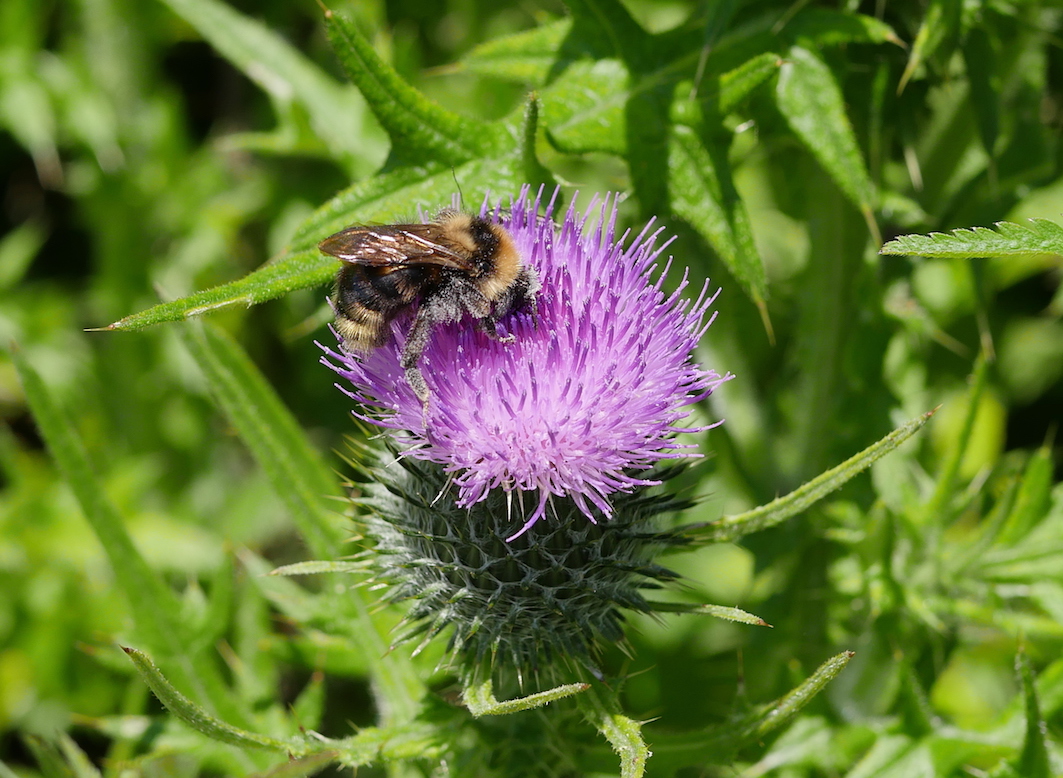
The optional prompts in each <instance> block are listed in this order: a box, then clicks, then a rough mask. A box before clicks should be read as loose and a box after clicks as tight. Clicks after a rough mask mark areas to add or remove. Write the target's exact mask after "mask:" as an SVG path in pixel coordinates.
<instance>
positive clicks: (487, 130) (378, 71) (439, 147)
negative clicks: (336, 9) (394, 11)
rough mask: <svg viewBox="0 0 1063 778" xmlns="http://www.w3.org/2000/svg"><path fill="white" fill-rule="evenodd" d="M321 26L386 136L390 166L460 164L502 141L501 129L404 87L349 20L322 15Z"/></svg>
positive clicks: (397, 75)
mask: <svg viewBox="0 0 1063 778" xmlns="http://www.w3.org/2000/svg"><path fill="white" fill-rule="evenodd" d="M325 24H326V28H327V30H328V35H329V40H330V41H331V42H332V45H333V47H334V48H335V49H336V54H337V55H338V56H339V58H340V62H341V64H342V65H343V68H344V70H345V71H346V72H347V75H348V77H349V78H350V79H351V81H352V82H353V83H354V85H355V86H357V87H358V89H359V91H360V92H361V93H362V95H363V96H364V97H365V99H366V100H367V101H368V102H369V106H370V108H371V109H372V111H373V113H374V114H375V115H376V117H377V119H378V120H379V121H380V123H381V124H382V125H383V126H384V129H385V130H386V131H387V133H388V136H389V137H390V138H391V143H392V154H391V158H392V163H394V162H395V161H396V160H401V161H402V162H404V163H406V164H424V163H426V162H433V163H437V164H442V165H460V164H462V163H463V162H468V161H469V160H470V159H473V158H475V157H479V156H483V155H484V154H486V153H489V152H490V151H491V150H492V149H494V148H497V147H498V146H499V145H500V143H501V142H503V141H505V139H506V132H505V130H504V128H503V127H502V126H501V125H499V124H497V123H485V122H477V121H475V120H473V119H469V118H466V117H463V116H460V115H458V114H456V113H452V112H451V111H448V110H446V109H444V108H443V107H442V106H440V105H438V104H436V103H433V102H432V101H431V100H429V99H428V98H427V97H425V96H424V95H423V94H421V93H420V92H418V91H417V90H416V89H414V88H413V87H412V86H410V85H409V84H408V83H406V82H405V81H404V80H403V79H402V77H401V76H399V74H398V73H396V72H395V70H394V68H392V67H391V66H390V65H388V64H387V63H386V62H384V60H382V59H381V58H380V56H379V55H378V54H377V53H376V52H375V51H374V50H373V47H372V46H371V45H369V41H367V40H366V39H365V36H364V35H362V33H361V31H359V30H358V28H357V27H356V26H355V24H354V23H353V22H352V21H350V20H349V19H347V18H345V17H344V16H342V15H340V14H335V13H333V12H332V11H326V12H325Z"/></svg>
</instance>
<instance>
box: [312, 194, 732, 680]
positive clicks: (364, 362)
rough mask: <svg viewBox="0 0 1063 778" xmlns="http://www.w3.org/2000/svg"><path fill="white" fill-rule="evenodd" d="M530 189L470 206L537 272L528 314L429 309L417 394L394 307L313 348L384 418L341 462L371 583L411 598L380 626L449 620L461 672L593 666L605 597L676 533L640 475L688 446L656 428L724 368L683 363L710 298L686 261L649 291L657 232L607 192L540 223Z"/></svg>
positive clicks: (665, 577) (633, 589) (611, 611)
mask: <svg viewBox="0 0 1063 778" xmlns="http://www.w3.org/2000/svg"><path fill="white" fill-rule="evenodd" d="M540 198H541V193H540V196H539V197H535V198H530V197H529V195H528V191H527V189H525V190H524V191H522V192H521V195H520V197H519V198H518V199H517V201H516V202H515V203H513V206H512V208H511V209H510V210H509V211H508V212H503V211H502V210H501V209H499V208H494V209H491V208H488V207H487V205H486V204H485V205H484V207H483V208H482V210H481V214H482V215H483V216H484V217H485V218H490V219H494V220H495V221H497V222H498V223H500V224H502V225H503V226H504V227H506V228H507V229H508V230H509V232H510V233H511V234H512V236H513V239H514V241H515V242H516V244H517V247H518V249H519V251H520V252H521V256H522V257H523V260H524V261H525V262H527V263H529V264H530V265H531V266H532V267H534V268H535V270H536V271H537V272H538V274H539V278H540V280H541V281H542V290H541V291H540V293H539V296H538V298H537V306H538V312H537V314H535V315H533V313H532V312H530V311H524V312H521V311H518V312H516V313H513V314H511V315H509V316H507V317H506V318H505V319H503V320H502V322H501V328H503V329H505V330H507V333H510V334H513V335H514V336H515V338H514V340H513V342H511V343H501V342H498V341H496V340H492V339H490V338H488V337H487V336H485V335H484V334H483V333H481V332H478V331H477V330H476V328H475V327H472V326H465V325H467V323H466V322H458V323H456V324H453V325H449V324H448V325H440V326H437V327H436V328H435V330H434V331H433V332H432V335H431V339H430V342H429V344H428V346H427V349H426V350H425V353H424V355H423V357H422V361H421V370H422V373H423V374H424V377H425V379H426V380H427V383H428V387H429V389H430V392H431V395H430V398H431V399H430V402H429V405H428V407H427V409H425V408H424V406H422V403H421V401H420V400H419V399H418V398H417V396H416V395H415V394H414V392H413V390H412V388H411V387H410V385H409V383H408V382H407V380H406V377H405V374H404V371H403V369H402V367H401V365H400V355H401V353H402V347H403V343H404V338H405V333H406V332H407V331H408V328H409V326H410V321H411V320H412V316H413V314H412V313H411V314H410V316H408V317H406V319H404V320H403V319H400V320H397V321H396V322H394V324H393V335H394V337H393V338H392V340H391V342H390V343H389V344H388V345H385V346H383V347H381V348H379V349H377V350H375V351H373V352H371V353H370V354H368V355H365V356H353V355H349V354H346V353H342V352H340V351H335V350H331V349H327V348H326V349H325V352H326V357H325V358H324V360H323V361H324V362H325V364H327V365H328V366H329V367H331V368H332V369H333V370H335V371H336V372H337V373H338V374H339V375H340V376H342V377H343V378H345V379H346V380H347V381H348V382H350V384H351V388H350V389H344V391H346V392H347V394H348V395H350V396H351V397H352V398H354V399H355V400H357V401H358V402H359V403H360V404H361V405H362V406H364V409H363V410H359V411H355V415H356V416H357V417H358V418H360V419H363V420H365V421H367V422H370V423H372V424H376V425H378V426H380V427H384V428H386V429H388V430H390V431H391V433H390V434H389V435H387V436H385V440H386V445H387V449H388V452H385V453H382V452H380V451H379V450H375V449H373V448H370V447H368V444H364V447H363V450H360V451H359V452H358V453H357V455H356V456H355V457H353V458H352V460H351V464H352V465H353V466H354V467H355V469H356V470H357V471H358V476H359V477H358V481H359V483H358V490H357V493H358V500H359V501H360V502H361V504H362V506H363V508H364V510H363V511H361V515H360V520H361V521H362V522H363V524H364V525H365V527H366V529H367V530H368V535H369V536H370V537H371V538H373V539H374V540H375V548H373V549H372V551H370V552H367V553H369V554H370V555H371V558H372V560H373V564H374V566H375V568H376V570H377V577H378V578H379V579H381V580H383V581H385V582H388V583H389V584H391V585H390V586H389V587H388V588H387V589H386V592H387V594H386V595H385V596H386V597H387V598H389V599H392V600H406V601H411V602H412V605H411V607H410V608H409V609H408V610H407V612H406V616H405V624H406V626H407V630H406V631H405V632H404V633H402V634H400V636H399V639H398V641H396V642H399V641H401V640H406V639H410V638H413V637H415V636H422V637H423V642H422V646H423V645H424V644H425V643H426V642H427V641H428V640H430V639H431V638H432V637H433V636H435V635H437V634H438V633H440V632H441V631H443V630H444V629H446V628H447V627H453V630H452V633H451V637H450V645H449V648H450V652H451V655H452V656H453V657H455V658H458V659H460V662H459V664H460V666H461V668H462V670H463V673H464V679H465V681H466V682H469V683H471V682H472V681H473V679H475V678H477V677H482V676H479V675H478V673H479V668H481V667H483V666H484V663H485V661H486V662H487V663H488V667H489V669H495V668H496V667H498V663H499V661H501V662H502V667H503V668H508V669H510V670H515V671H516V675H517V677H518V679H519V678H522V677H523V676H524V673H526V672H527V671H529V670H533V671H538V670H539V669H546V668H547V667H549V666H551V665H552V663H553V661H554V660H555V659H557V658H558V657H561V658H563V659H564V660H567V661H573V660H574V661H577V662H579V663H582V664H583V665H584V666H587V665H589V666H591V667H592V668H595V669H596V659H595V657H596V656H597V653H598V649H599V646H600V645H601V644H602V643H603V642H606V641H608V642H617V641H621V640H623V629H622V621H623V616H622V615H621V612H622V610H623V609H628V610H635V611H642V612H648V611H651V610H652V609H653V605H652V604H651V603H649V602H648V601H647V600H646V599H645V598H644V597H643V595H642V590H643V589H646V588H653V587H657V586H660V585H661V582H667V581H670V580H673V579H674V578H675V575H674V574H673V573H671V572H670V571H668V570H666V569H665V568H663V567H660V566H659V565H657V564H655V563H654V561H653V559H654V556H655V555H656V554H657V553H658V552H659V551H660V550H661V549H662V547H663V546H665V545H670V544H676V543H681V542H683V540H682V539H681V538H679V537H677V536H676V535H675V534H674V533H668V532H665V531H661V530H660V528H659V527H657V526H656V524H655V521H654V519H655V517H656V516H657V515H659V514H661V513H663V512H666V511H675V510H680V509H682V508H683V507H685V503H684V502H683V501H681V500H677V499H675V498H671V497H669V496H667V495H661V494H654V493H653V490H649V489H647V487H649V486H651V485H654V484H659V483H661V482H662V481H663V480H665V479H667V478H668V477H670V476H671V475H674V474H675V473H676V472H678V470H679V469H680V465H681V463H682V461H683V459H684V458H687V457H691V456H696V455H697V453H696V451H694V450H693V448H692V447H690V446H688V445H686V444H681V443H678V442H677V441H676V440H675V437H674V436H675V434H676V433H677V432H680V431H695V432H696V431H702V430H705V429H708V428H709V427H681V426H678V423H679V422H680V420H681V419H682V418H683V417H684V416H686V414H687V412H688V411H689V409H690V406H691V405H692V404H693V403H696V402H697V401H698V400H700V399H702V398H703V397H705V396H707V395H708V394H710V393H711V392H712V391H713V390H714V389H715V388H716V387H717V386H719V385H720V384H721V383H723V382H724V381H726V380H728V379H729V378H730V377H731V376H730V375H729V374H728V375H724V376H721V375H719V374H718V373H716V372H714V371H712V370H704V369H702V368H700V367H698V366H697V365H695V364H694V363H693V362H692V361H691V351H692V350H693V348H694V346H695V345H696V344H697V342H698V339H699V338H700V337H701V335H702V334H703V333H704V331H705V329H706V328H707V327H708V325H709V324H710V323H711V318H707V313H708V309H709V307H710V305H711V304H712V302H713V300H714V299H715V295H711V296H710V295H709V294H708V292H707V286H706V287H705V288H703V289H702V291H701V294H700V295H699V296H698V298H697V300H696V301H694V302H691V301H689V300H686V299H684V298H683V297H682V296H681V292H682V289H683V288H684V287H685V286H686V277H685V276H684V278H683V281H682V282H681V283H680V284H679V289H678V290H677V291H676V292H675V293H673V294H671V295H669V294H667V293H666V292H665V291H664V290H663V283H664V278H665V273H666V272H667V269H668V264H669V262H664V263H663V265H664V266H663V267H658V260H659V258H660V257H661V255H662V253H663V252H664V250H665V248H666V247H667V246H668V245H669V243H670V241H665V242H660V241H659V240H658V239H659V238H660V235H661V230H660V229H656V230H654V229H653V227H652V223H651V225H647V226H646V227H645V228H644V229H643V230H642V231H641V232H640V233H639V234H638V235H637V236H635V238H634V239H632V240H628V235H627V234H625V235H624V236H623V237H621V238H620V239H617V238H616V236H615V222H616V203H615V201H612V202H610V201H609V200H606V201H605V202H603V203H601V205H600V207H599V216H598V220H597V222H596V225H595V226H594V227H593V228H590V227H589V226H588V224H589V222H588V220H587V219H586V218H581V217H580V216H578V215H577V213H576V212H575V211H574V210H573V209H571V208H570V209H569V211H568V212H567V213H566V215H565V217H564V219H563V220H562V222H561V224H560V226H556V225H555V224H554V222H553V221H552V220H551V216H552V212H553V202H552V201H551V203H550V204H548V205H547V207H546V208H545V215H544V216H542V217H540V216H539V215H538V214H539V212H540V205H541V203H540ZM341 388H343V387H341ZM709 426H714V425H709ZM526 497H527V498H528V499H525V498H526ZM526 503H528V504H527V505H526ZM514 512H516V514H517V515H516V516H514V515H513V514H514ZM588 519H589V521H588ZM606 520H608V521H606ZM418 650H419V649H418ZM510 677H512V676H510Z"/></svg>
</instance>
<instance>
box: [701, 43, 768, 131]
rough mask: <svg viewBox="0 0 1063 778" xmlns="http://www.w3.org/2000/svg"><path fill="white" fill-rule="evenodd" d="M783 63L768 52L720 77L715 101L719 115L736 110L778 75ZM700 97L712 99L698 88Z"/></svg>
mask: <svg viewBox="0 0 1063 778" xmlns="http://www.w3.org/2000/svg"><path fill="white" fill-rule="evenodd" d="M784 61H785V60H783V59H782V57H780V56H779V55H778V54H776V53H775V52H772V51H768V52H765V53H764V54H759V55H757V56H756V57H753V58H752V59H750V60H747V61H746V62H743V63H742V64H741V65H739V66H738V67H736V68H734V69H733V70H728V71H727V72H726V73H724V74H723V75H721V76H720V78H719V83H718V91H717V95H718V96H717V98H716V100H715V103H716V109H717V110H718V111H719V113H720V114H721V115H723V114H727V113H730V112H731V111H733V110H734V109H735V108H737V107H738V104H739V103H741V102H742V101H743V100H745V99H746V98H747V97H749V96H750V95H751V94H753V92H754V91H756V89H757V87H759V86H761V85H762V84H764V83H766V82H767V81H768V79H770V78H771V77H772V76H774V75H775V74H776V73H778V72H779V68H780V67H782V65H783V62H784ZM702 95H704V96H705V97H706V98H709V99H712V93H711V92H707V91H706V90H705V89H704V88H699V89H698V96H699V98H700V97H701V96H702Z"/></svg>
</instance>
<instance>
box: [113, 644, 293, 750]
mask: <svg viewBox="0 0 1063 778" xmlns="http://www.w3.org/2000/svg"><path fill="white" fill-rule="evenodd" d="M122 650H123V651H125V652H126V653H127V654H128V655H129V658H130V659H131V660H132V661H133V665H134V666H135V667H136V668H137V672H138V673H140V677H141V678H143V679H144V682H145V683H146V684H147V685H148V686H149V687H150V688H151V690H152V691H153V692H154V693H155V696H156V697H158V698H159V702H161V703H162V704H163V705H165V706H166V709H167V710H169V711H170V712H171V713H173V714H174V715H175V716H177V717H178V718H179V719H181V721H183V722H185V723H186V724H188V725H189V726H190V727H192V728H193V729H194V730H196V731H197V732H201V733H203V734H204V735H206V736H207V737H209V738H211V739H212V740H217V741H220V742H222V743H228V744H230V745H233V746H239V747H241V748H268V749H272V750H274V751H280V752H282V753H293V754H295V755H300V752H303V753H305V751H306V750H307V749H306V748H305V745H304V744H302V743H297V742H293V741H286V740H277V739H275V738H271V737H266V736H265V735H258V734H255V733H253V732H247V731H245V730H242V729H239V728H238V727H234V726H232V725H231V724H227V723H225V722H224V721H221V720H220V719H218V718H216V717H214V716H212V715H210V714H209V713H207V711H205V710H203V708H201V707H199V706H198V705H196V704H195V703H194V702H192V701H191V700H189V699H188V698H187V697H185V696H184V695H183V694H181V693H180V692H179V691H177V689H175V688H174V687H173V685H172V684H170V682H169V681H167V680H166V678H165V677H164V676H163V674H162V673H161V672H160V671H159V668H157V667H156V666H155V663H154V662H152V661H151V659H149V658H148V656H147V654H144V653H143V652H141V651H137V650H136V649H135V648H126V647H125V646H123V647H122Z"/></svg>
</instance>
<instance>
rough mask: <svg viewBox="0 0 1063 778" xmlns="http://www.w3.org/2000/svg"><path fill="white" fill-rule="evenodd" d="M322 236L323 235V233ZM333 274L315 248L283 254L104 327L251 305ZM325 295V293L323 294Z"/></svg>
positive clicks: (133, 325) (324, 280)
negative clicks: (249, 270) (231, 278)
mask: <svg viewBox="0 0 1063 778" xmlns="http://www.w3.org/2000/svg"><path fill="white" fill-rule="evenodd" d="M322 237H325V236H322ZM335 275H336V262H335V260H333V259H330V258H328V257H325V256H322V254H321V253H320V252H319V251H317V249H316V248H315V249H306V250H304V251H299V252H295V253H291V254H286V255H285V256H283V257H281V258H280V259H278V260H277V261H275V262H270V263H268V264H266V265H263V266H262V267H260V268H259V269H258V270H255V271H254V272H252V273H248V274H247V275H246V276H244V277H243V278H241V279H239V280H238V281H233V282H231V283H228V284H222V285H221V286H215V287H214V288H212V289H206V290H204V291H202V292H196V293H194V294H190V295H188V296H187V297H182V298H180V299H177V300H173V301H172V302H168V303H161V304H159V305H155V306H153V307H151V308H148V309H147V310H145V311H141V312H140V313H134V314H132V315H130V316H126V317H124V318H122V319H119V320H118V321H116V322H113V323H111V324H109V325H107V326H106V327H103V328H101V329H104V330H140V329H144V328H145V327H151V326H152V325H154V324H161V323H163V322H171V321H181V320H183V319H189V318H191V317H193V316H199V315H201V314H204V313H209V312H210V311H214V310H218V309H219V308H226V307H228V306H230V305H242V306H244V307H250V306H252V305H256V304H258V303H263V302H266V301H267V300H274V299H276V298H278V297H281V296H283V295H285V294H288V293H289V292H294V291H296V290H297V289H305V288H307V287H310V286H322V285H324V284H326V283H330V282H331V281H332V279H333V278H334V277H335ZM322 296H324V295H322Z"/></svg>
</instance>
